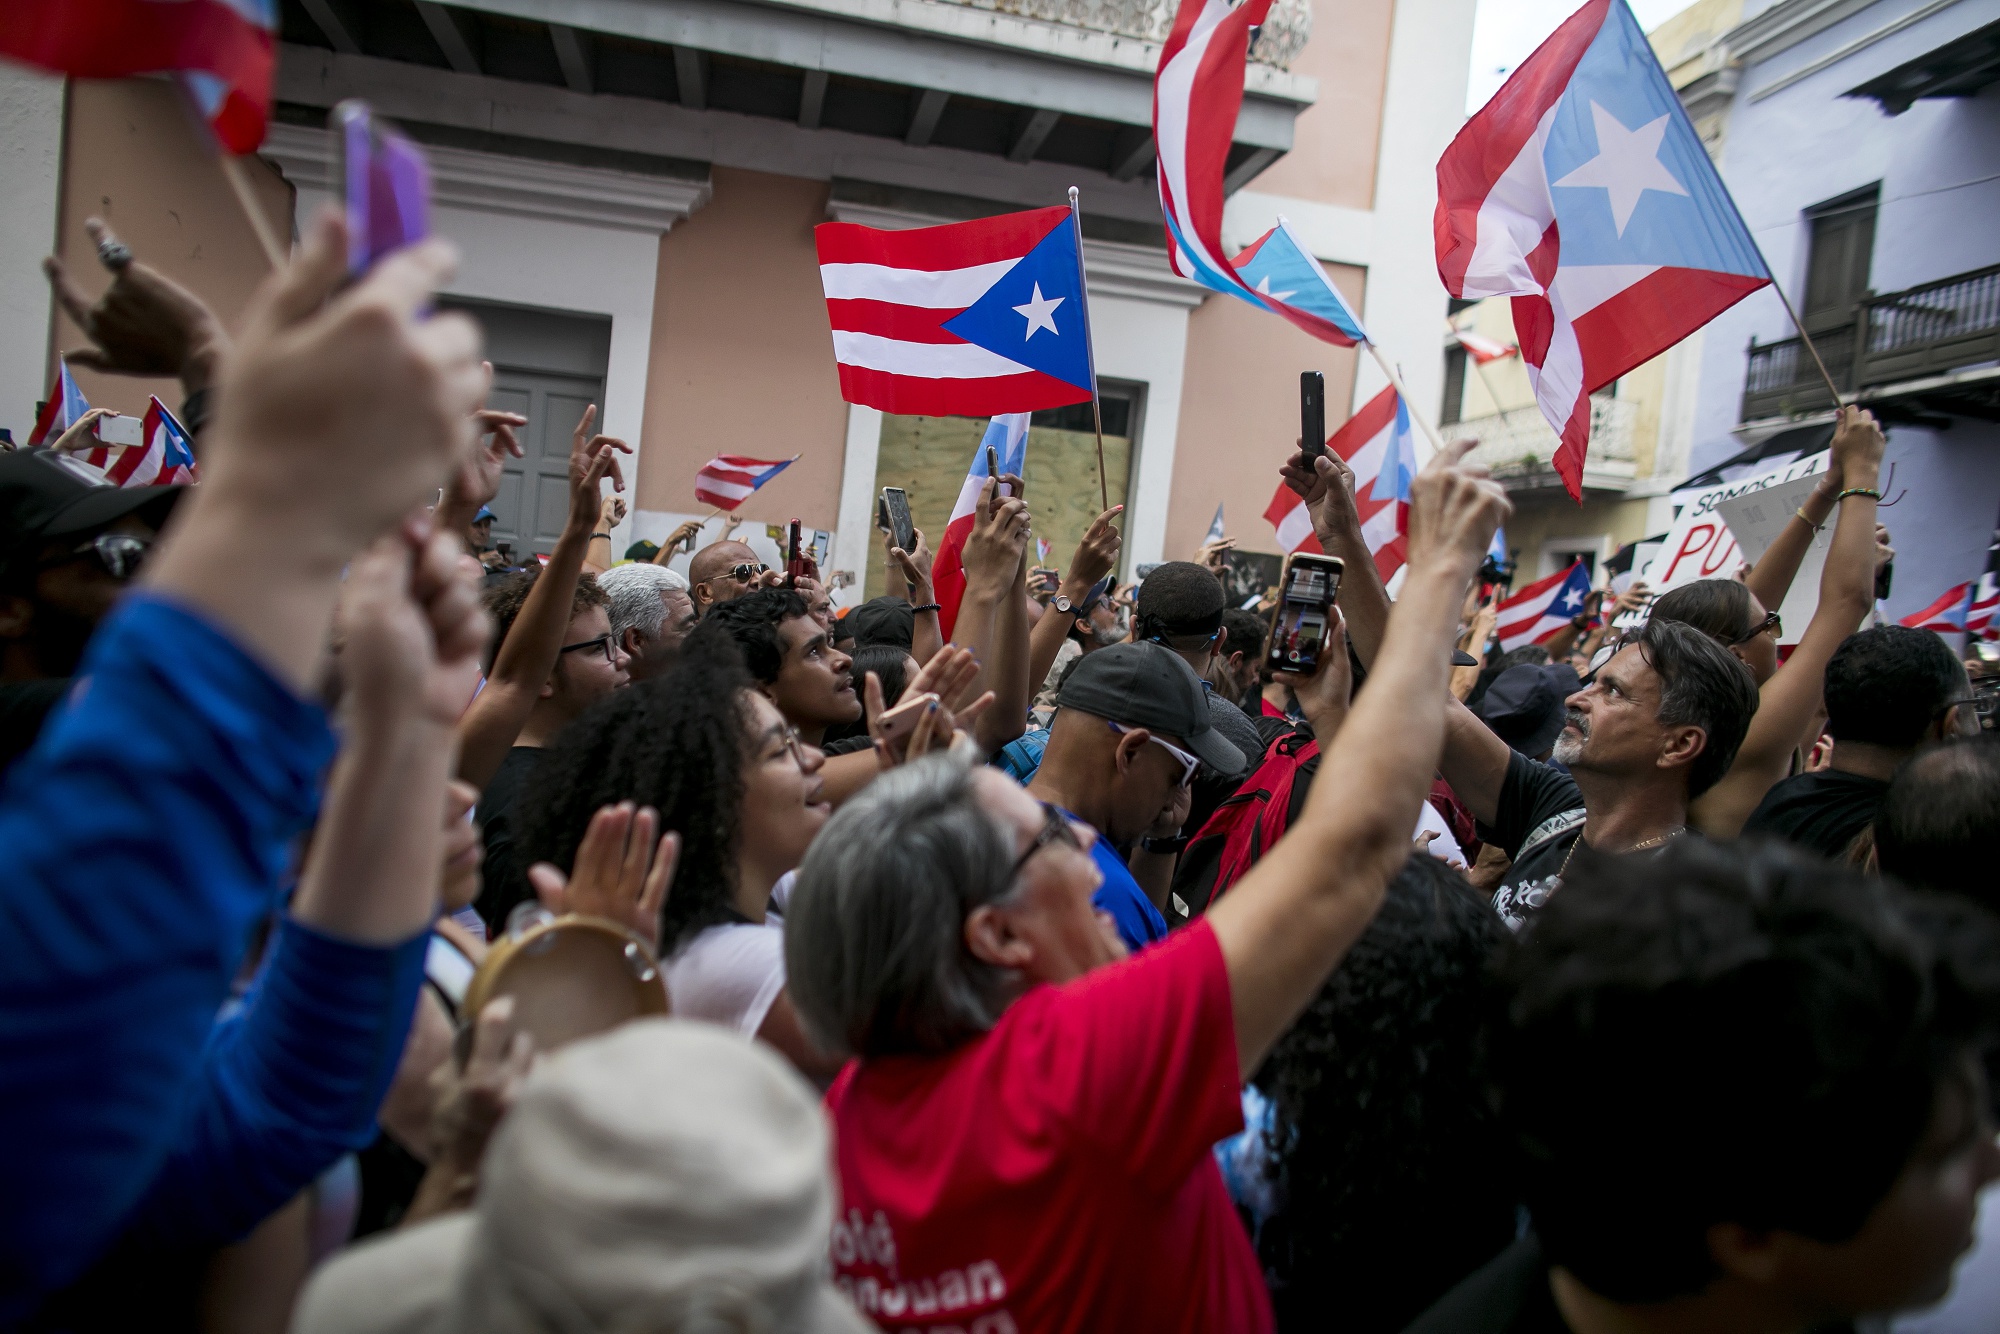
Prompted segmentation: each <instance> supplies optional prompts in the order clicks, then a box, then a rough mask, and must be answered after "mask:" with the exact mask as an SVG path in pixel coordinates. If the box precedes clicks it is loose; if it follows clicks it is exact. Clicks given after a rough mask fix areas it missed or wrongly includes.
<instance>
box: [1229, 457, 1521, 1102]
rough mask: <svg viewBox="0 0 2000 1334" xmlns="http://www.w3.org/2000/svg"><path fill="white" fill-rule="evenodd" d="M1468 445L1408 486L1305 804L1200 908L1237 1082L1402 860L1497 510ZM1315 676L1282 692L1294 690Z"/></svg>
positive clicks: (1348, 942) (1368, 914) (1504, 506)
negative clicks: (1216, 964) (1403, 535)
mask: <svg viewBox="0 0 2000 1334" xmlns="http://www.w3.org/2000/svg"><path fill="white" fill-rule="evenodd" d="M1470 448H1471V443H1470V442H1460V443H1457V444H1453V445H1450V446H1447V447H1446V449H1445V450H1444V451H1443V452H1441V453H1439V454H1438V455H1436V456H1435V457H1434V458H1433V459H1432V460H1431V463H1430V465H1429V466H1428V467H1426V468H1425V469H1424V471H1423V472H1422V473H1421V474H1420V475H1419V476H1418V477H1417V479H1416V481H1415V483H1414V484H1413V488H1412V495H1411V506H1410V534H1409V574H1408V576H1407V577H1406V578H1405V581H1404V584H1403V596H1402V598H1401V600H1400V601H1399V602H1398V603H1397V604H1396V608H1395V611H1394V613H1393V614H1392V615H1391V616H1390V617H1389V619H1388V624H1387V626H1386V632H1385V634H1384V636H1383V640H1382V645H1381V651H1380V653H1379V654H1378V655H1377V657H1376V662H1375V667H1374V669H1373V670H1372V671H1371V672H1370V674H1369V678H1368V685H1367V688H1366V689H1364V690H1363V691H1361V693H1360V694H1359V695H1358V696H1357V697H1356V698H1355V700H1354V704H1353V706H1352V708H1351V709H1350V710H1349V711H1348V714H1347V718H1346V721H1345V722H1344V723H1343V724H1342V725H1341V727H1340V731H1339V734H1338V735H1337V736H1335V737H1334V739H1333V744H1332V746H1331V748H1330V749H1329V750H1328V752H1327V754H1326V758H1325V760H1324V761H1323V762H1322V763H1321V765H1320V771H1319V777H1318V779H1317V780H1316V781H1315V782H1314V783H1313V786H1312V792H1311V793H1310V794H1309V795H1308V796H1307V798H1306V805H1305V809H1304V810H1303V811H1302V812H1300V816H1299V819H1298V821H1297V822H1296V823H1295V824H1294V825H1293V826H1292V828H1291V830H1290V832H1288V833H1287V834H1286V835H1285V837H1284V838H1282V839H1281V840H1279V842H1278V844H1277V845H1276V846H1275V847H1273V848H1272V849H1271V850H1270V851H1269V852H1268V853H1266V854H1265V856H1264V859H1263V860H1262V861H1260V862H1259V863H1258V864H1257V865H1256V866H1255V867H1254V868H1253V869H1252V870H1251V871H1250V873H1249V874H1248V875H1246V876H1245V877H1244V878H1243V882H1242V883H1241V884H1240V885H1238V886H1237V887H1236V889H1235V890H1234V891H1233V892H1232V893H1230V894H1229V895H1228V896H1227V897H1226V898H1224V899H1223V900H1222V902H1221V903H1219V904H1217V905H1216V906H1215V907H1213V908H1211V909H1210V910H1209V912H1208V922H1209V924H1210V925H1211V927H1212V928H1213V929H1214V931H1215V936H1216V940H1217V941H1218V943H1219V944H1220V945H1221V947H1222V957H1223V961H1224V964H1225V965H1226V966H1227V968H1228V970H1229V992H1230V999H1231V1002H1232V1005H1233V1007H1234V1011H1235V1021H1236V1050H1237V1060H1238V1064H1239V1067H1240V1068H1241V1070H1242V1072H1243V1074H1244V1076H1245V1077H1246V1078H1247V1077H1248V1076H1249V1074H1250V1073H1251V1072H1252V1071H1253V1070H1255V1069H1256V1068H1257V1066H1258V1065H1259V1064H1260V1063H1261V1062H1262V1061H1263V1059H1264V1054H1265V1053H1266V1052H1267V1051H1269V1050H1270V1047H1271V1044H1272V1043H1273V1042H1275V1041H1277V1039H1278V1036H1279V1034H1281V1033H1282V1032H1283V1031H1284V1030H1285V1028H1286V1027H1287V1026H1288V1025H1289V1024H1290V1023H1291V1022H1292V1020H1293V1019H1295V1018H1296V1017H1297V1016H1298V1014H1299V1012H1300V1011H1301V1010H1303V1009H1304V1008H1305V1007H1306V1005H1307V1003H1308V1002H1310V1001H1311V999H1312V998H1313V996H1314V995H1315V994H1317V992H1318V991H1319V988H1320V986H1321V985H1322V984H1323V983H1324V982H1325V981H1326V978H1327V975H1328V974H1329V973H1331V972H1332V971H1333V969H1334V967H1335V966H1336V965H1337V964H1338V963H1339V962H1340V959H1341V956H1342V955H1344V954H1345V953H1346V952H1347V950H1348V948H1349V947H1350V946H1352V945H1353V944H1354V942H1355V940H1356V939H1357V938H1359V937H1360V935H1361V933H1362V932H1363V931H1364V930H1366V929H1367V926H1368V923H1369V921H1370V920H1371V919H1373V917H1374V915H1375V912H1376V910H1377V909H1378V908H1379V907H1380V906H1381V903H1382V895H1383V892H1384V890H1385V888H1386V887H1387V885H1388V882H1389V878H1390V877H1391V876H1393V875H1394V874H1395V873H1396V871H1397V870H1398V868H1400V867H1401V866H1402V864H1403V861H1404V859H1405V858H1407V857H1408V856H1409V855H1410V829H1411V827H1412V826H1413V825H1415V823H1416V820H1417V813H1418V807H1419V806H1421V805H1422V804H1423V800H1424V795H1425V793H1426V792H1427V791H1428V790H1429V788H1430V783H1431V769H1432V763H1433V757H1434V756H1435V755H1436V754H1437V751H1438V748H1439V745H1440V743H1441V742H1442V741H1443V738H1444V729H1445V706H1446V704H1447V702H1448V701H1449V700H1450V696H1449V695H1447V694H1446V692H1445V680H1446V676H1447V674H1448V673H1449V671H1450V662H1451V644H1452V640H1453V639H1454V638H1455V637H1456V636H1457V633H1458V612H1459V606H1460V604H1461V601H1462V600H1463V598H1464V596H1465V588H1466V584H1467V583H1468V581H1470V580H1471V578H1472V576H1473V574H1474V573H1475V572H1476V571H1477V570H1478V568H1479V562H1480V559H1481V557H1482V556H1483V555H1484V553H1485V550H1486V546H1487V544H1488V543H1489V542H1490V541H1491V540H1492V537H1493V530H1494V528H1495V527H1496V526H1497V525H1498V524H1499V523H1500V521H1501V520H1502V519H1503V518H1505V516H1506V515H1507V513H1508V512H1509V510H1510V508H1511V507H1510V506H1509V505H1508V503H1507V498H1506V495H1505V494H1504V493H1503V492H1502V491H1501V490H1500V488H1499V487H1498V486H1497V485H1495V484H1494V483H1492V482H1490V481H1487V480H1485V475H1484V470H1483V469H1477V468H1466V467H1464V466H1462V465H1461V463H1460V460H1461V459H1463V457H1464V455H1465V453H1466V452H1467V450H1469V449H1470ZM1319 675H1320V676H1321V677H1326V678H1327V682H1328V684H1333V683H1334V678H1333V676H1332V675H1331V674H1329V673H1327V672H1324V671H1322V672H1321V673H1320V674H1319ZM1317 680H1318V678H1315V679H1313V680H1301V681H1299V682H1297V684H1296V686H1295V688H1296V689H1297V690H1298V691H1299V693H1300V694H1301V695H1304V694H1305V693H1307V692H1309V691H1311V690H1312V689H1313V687H1314V685H1315V684H1316V682H1317Z"/></svg>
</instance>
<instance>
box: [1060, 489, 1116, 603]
mask: <svg viewBox="0 0 2000 1334" xmlns="http://www.w3.org/2000/svg"><path fill="white" fill-rule="evenodd" d="M1124 512H1125V507H1124V506H1123V505H1113V506H1112V507H1111V508H1110V509H1108V510H1106V511H1104V513H1102V514H1100V515H1098V516H1097V517H1096V518H1095V519H1092V520H1091V521H1090V527H1089V528H1087V529H1085V530H1084V534H1083V540H1082V541H1081V542H1079V543H1077V544H1076V555H1074V556H1072V557H1071V558H1070V562H1069V576H1068V582H1069V583H1070V584H1071V585H1072V586H1076V587H1081V588H1086V589H1087V588H1089V587H1090V586H1091V585H1092V584H1095V583H1096V582H1097V581H1098V580H1099V579H1102V578H1103V577H1104V576H1105V575H1107V574H1110V573H1111V571H1112V569H1113V568H1114V567H1116V566H1117V564H1118V549H1119V548H1120V547H1121V546H1122V545H1124V542H1125V538H1124V535H1123V534H1121V533H1120V532H1119V531H1118V530H1117V529H1116V528H1115V527H1113V526H1112V520H1114V519H1116V518H1117V517H1118V516H1119V515H1120V514H1123V513H1124Z"/></svg>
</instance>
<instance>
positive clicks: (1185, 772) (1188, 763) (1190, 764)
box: [1105, 722, 1201, 787]
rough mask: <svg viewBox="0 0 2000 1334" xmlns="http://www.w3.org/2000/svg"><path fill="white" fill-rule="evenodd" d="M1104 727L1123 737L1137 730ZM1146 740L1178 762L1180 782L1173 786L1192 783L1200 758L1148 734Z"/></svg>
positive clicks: (1117, 725) (1124, 727)
mask: <svg viewBox="0 0 2000 1334" xmlns="http://www.w3.org/2000/svg"><path fill="white" fill-rule="evenodd" d="M1105 726H1106V727H1109V728H1110V729H1111V730H1112V731H1114V732H1116V733H1118V734H1119V735H1120V736H1123V735H1125V734H1126V733H1127V732H1132V731H1136V730H1137V729H1136V728H1131V727H1126V726H1125V725H1124V724H1122V723H1113V722H1107V723H1105ZM1146 740H1148V741H1150V742H1152V743H1153V744H1154V745H1156V746H1158V747H1160V748H1161V749H1162V750H1164V751H1166V752H1167V754H1169V755H1171V756H1173V757H1174V758H1175V759H1176V760H1179V761H1180V765H1181V777H1180V781H1179V782H1178V783H1176V784H1175V785H1174V786H1176V787H1186V786H1187V785H1188V784H1189V783H1192V782H1193V781H1194V771H1195V770H1196V769H1199V768H1200V767H1201V756H1199V755H1190V754H1189V753H1188V752H1186V751H1184V750H1182V749H1181V748H1180V747H1179V746H1176V745H1174V744H1173V743H1172V742H1169V741H1162V740H1160V738H1158V737H1156V736H1154V735H1153V734H1152V733H1150V732H1148V733H1147V734H1146Z"/></svg>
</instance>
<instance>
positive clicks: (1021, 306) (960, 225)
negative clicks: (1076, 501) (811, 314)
mask: <svg viewBox="0 0 2000 1334" xmlns="http://www.w3.org/2000/svg"><path fill="white" fill-rule="evenodd" d="M813 241H814V243H815V245H817V247H818V249H819V277H820V285H821V286H822V287H823V288H824V289H825V292H826V313H827V319H828V322H829V323H830V324H831V325H832V329H833V356H834V360H835V361H837V362H838V363H839V364H840V394H841V397H842V398H845V399H846V400H847V401H848V402H849V403H858V404H861V405H862V406H864V407H870V408H879V409H880V410H882V411H883V412H895V413H913V414H927V415H933V416H939V415H958V416H966V417H987V416H992V415H994V414H996V413H1012V412H1032V411H1036V410H1038V409H1041V408H1059V407H1062V406H1063V405H1065V404H1068V403H1087V402H1089V401H1090V398H1091V393H1092V386H1093V385H1094V383H1095V377H1094V375H1093V373H1092V361H1091V355H1090V326H1089V322H1088V321H1087V319H1086V318H1085V310H1086V307H1085V304H1084V288H1083V252H1082V250H1081V249H1080V248H1079V245H1078V241H1077V230H1076V223H1075V221H1074V218H1073V215H1072V214H1071V213H1070V211H1069V210H1068V209H1066V208H1038V209H1030V210H1028V211H1027V212H1025V213H1006V214H1002V215H1000V216H999V217H994V218H980V219H977V220H976V221H973V222H955V223H952V224H950V225H949V226H944V227H920V228H917V229H914V230H911V231H900V232H896V231H884V230H882V229H880V228H876V227H863V226H861V225H859V224H858V223H852V222H823V223H821V224H820V225H819V226H818V227H816V228H814V229H813Z"/></svg>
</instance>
